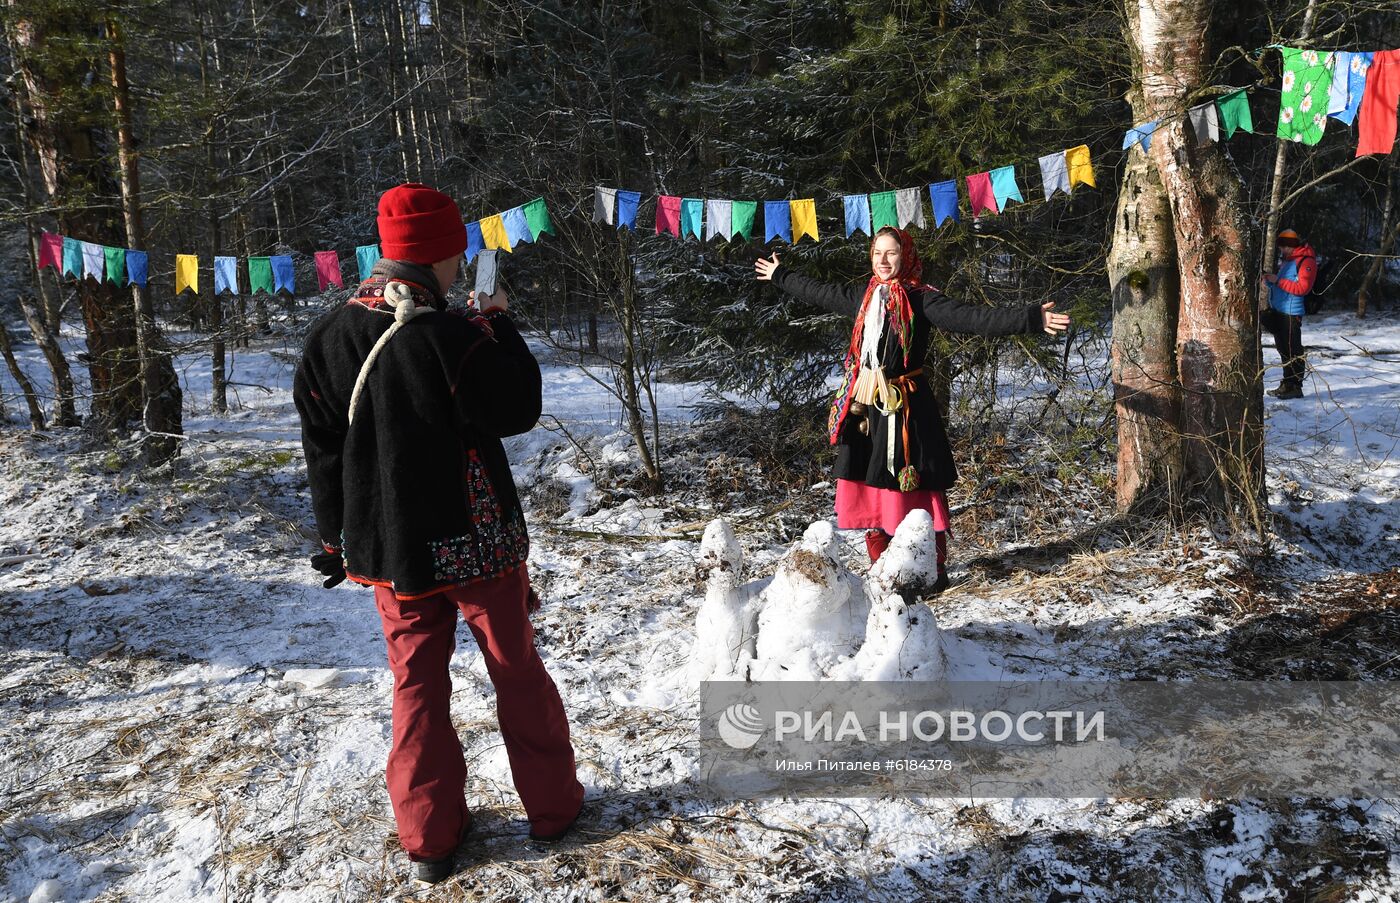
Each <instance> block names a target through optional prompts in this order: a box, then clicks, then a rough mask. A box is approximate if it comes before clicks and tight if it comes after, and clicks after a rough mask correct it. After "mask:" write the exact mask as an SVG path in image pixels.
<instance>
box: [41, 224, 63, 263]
mask: <svg viewBox="0 0 1400 903" xmlns="http://www.w3.org/2000/svg"><path fill="white" fill-rule="evenodd" d="M47 266H51V267H53V268H54V269H56V270H57V269H61V268H62V267H63V236H62V235H59V234H58V233H57V232H40V233H39V269H41V270H42V269H43V268H44V267H47Z"/></svg>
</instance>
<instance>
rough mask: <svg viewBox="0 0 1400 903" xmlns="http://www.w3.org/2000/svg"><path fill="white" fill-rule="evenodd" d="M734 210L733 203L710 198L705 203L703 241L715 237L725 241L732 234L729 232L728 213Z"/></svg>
mask: <svg viewBox="0 0 1400 903" xmlns="http://www.w3.org/2000/svg"><path fill="white" fill-rule="evenodd" d="M733 209H734V202H733V201H724V200H716V199H714V198H711V199H710V200H707V201H706V202H705V240H706V241H709V240H710V239H712V238H714V237H715V236H719V237H720V238H722V239H724V240H725V241H728V240H729V236H730V235H732V234H733V233H732V232H731V231H730V225H729V222H730V213H731V212H732V211H733Z"/></svg>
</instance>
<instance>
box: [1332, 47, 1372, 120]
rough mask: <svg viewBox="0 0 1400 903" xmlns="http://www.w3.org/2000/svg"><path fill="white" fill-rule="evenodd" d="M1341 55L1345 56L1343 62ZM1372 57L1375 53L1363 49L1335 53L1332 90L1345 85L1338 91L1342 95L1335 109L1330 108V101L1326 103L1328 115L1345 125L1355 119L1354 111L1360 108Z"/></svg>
mask: <svg viewBox="0 0 1400 903" xmlns="http://www.w3.org/2000/svg"><path fill="white" fill-rule="evenodd" d="M1343 56H1345V57H1346V62H1345V63H1343V62H1342V58H1343ZM1374 57H1375V54H1372V53H1367V52H1363V51H1351V52H1347V53H1345V54H1342V53H1338V54H1337V61H1336V62H1335V63H1334V64H1333V66H1332V90H1333V91H1334V92H1336V91H1337V89H1338V88H1339V87H1341V86H1342V85H1345V86H1346V87H1345V89H1344V90H1343V91H1342V92H1340V93H1342V94H1343V95H1344V97H1343V99H1342V102H1341V103H1340V105H1339V106H1338V108H1337V109H1336V110H1333V109H1332V104H1331V103H1328V104H1327V115H1328V116H1331V117H1332V118H1333V119H1338V120H1340V121H1342V122H1344V123H1346V124H1347V125H1351V124H1352V123H1353V122H1355V121H1356V111H1357V110H1359V109H1360V108H1361V99H1362V97H1364V96H1365V94H1366V76H1367V73H1369V72H1370V70H1371V61H1372V59H1373V58H1374ZM1333 96H1334V97H1335V96H1336V95H1335V94H1334V95H1333Z"/></svg>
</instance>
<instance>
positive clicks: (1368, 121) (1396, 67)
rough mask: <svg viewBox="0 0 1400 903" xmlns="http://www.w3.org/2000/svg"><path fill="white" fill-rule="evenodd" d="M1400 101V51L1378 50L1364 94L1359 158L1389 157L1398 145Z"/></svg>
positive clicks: (1357, 146)
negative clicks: (1399, 103)
mask: <svg viewBox="0 0 1400 903" xmlns="http://www.w3.org/2000/svg"><path fill="white" fill-rule="evenodd" d="M1397 101H1400V50H1378V51H1376V55H1375V57H1374V58H1373V59H1372V60H1371V71H1370V72H1368V73H1366V91H1365V93H1364V94H1362V95H1361V110H1360V115H1358V116H1357V118H1356V128H1357V131H1358V133H1359V135H1358V138H1357V141H1356V155H1357V156H1358V157H1364V156H1366V155H1367V154H1388V153H1390V149H1391V148H1392V147H1394V146H1395V105H1396V103H1397Z"/></svg>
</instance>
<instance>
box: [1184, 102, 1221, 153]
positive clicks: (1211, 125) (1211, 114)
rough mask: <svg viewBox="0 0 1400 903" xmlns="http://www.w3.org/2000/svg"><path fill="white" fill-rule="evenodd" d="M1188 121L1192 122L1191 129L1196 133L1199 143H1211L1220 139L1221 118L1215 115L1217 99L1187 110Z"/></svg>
mask: <svg viewBox="0 0 1400 903" xmlns="http://www.w3.org/2000/svg"><path fill="white" fill-rule="evenodd" d="M1186 121H1187V122H1189V123H1191V131H1193V132H1195V134H1196V143H1197V144H1210V143H1212V142H1214V141H1219V140H1220V120H1219V119H1217V118H1216V116H1215V101H1213V100H1212V101H1210V102H1209V103H1203V104H1197V105H1196V106H1194V107H1192V108H1191V109H1189V110H1187V111H1186Z"/></svg>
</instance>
